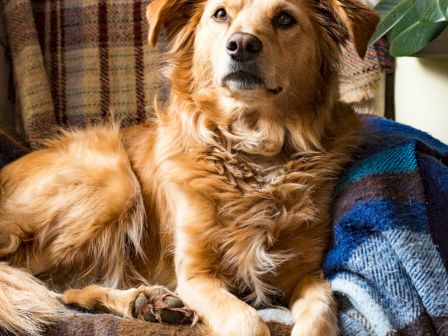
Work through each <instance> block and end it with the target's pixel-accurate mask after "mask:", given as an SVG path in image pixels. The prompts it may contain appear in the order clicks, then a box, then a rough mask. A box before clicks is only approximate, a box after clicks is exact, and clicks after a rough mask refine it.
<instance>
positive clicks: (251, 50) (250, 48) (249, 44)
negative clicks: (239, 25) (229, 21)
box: [227, 33, 263, 62]
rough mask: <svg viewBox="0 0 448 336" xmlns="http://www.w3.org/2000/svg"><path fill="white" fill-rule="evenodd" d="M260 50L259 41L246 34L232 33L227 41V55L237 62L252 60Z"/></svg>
mask: <svg viewBox="0 0 448 336" xmlns="http://www.w3.org/2000/svg"><path fill="white" fill-rule="evenodd" d="M262 49H263V43H262V42H261V41H260V39H259V38H258V37H256V36H255V35H252V34H248V33H234V34H232V36H230V38H229V40H228V41H227V53H228V54H229V55H230V57H232V59H233V60H234V61H237V62H248V61H252V60H254V59H255V58H256V57H257V56H258V55H259V54H260V52H261V50H262Z"/></svg>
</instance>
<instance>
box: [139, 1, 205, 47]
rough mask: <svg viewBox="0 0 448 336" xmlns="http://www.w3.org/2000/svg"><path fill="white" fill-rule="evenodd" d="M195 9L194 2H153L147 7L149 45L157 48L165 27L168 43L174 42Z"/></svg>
mask: <svg viewBox="0 0 448 336" xmlns="http://www.w3.org/2000/svg"><path fill="white" fill-rule="evenodd" d="M197 2H199V1H196V3H197ZM195 8H196V5H195V1H193V0H153V1H152V2H151V3H150V4H149V5H148V6H147V7H146V18H147V20H148V24H149V35H148V41H149V44H150V45H151V46H152V47H155V45H156V44H157V39H158V37H159V35H160V32H161V30H162V28H163V27H164V28H165V30H166V34H167V39H168V41H170V40H172V39H173V38H174V36H175V35H176V34H177V33H178V32H179V31H180V30H181V28H182V27H183V26H184V25H185V24H186V23H187V22H188V20H189V19H190V18H191V16H192V15H193V14H194V10H195Z"/></svg>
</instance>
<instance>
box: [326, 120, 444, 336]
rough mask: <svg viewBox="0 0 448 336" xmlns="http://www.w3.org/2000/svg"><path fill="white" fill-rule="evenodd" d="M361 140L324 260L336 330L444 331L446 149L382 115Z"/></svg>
mask: <svg viewBox="0 0 448 336" xmlns="http://www.w3.org/2000/svg"><path fill="white" fill-rule="evenodd" d="M364 138H365V139H366V140H365V143H364V145H363V146H362V147H361V149H360V151H359V153H358V154H357V156H356V160H355V163H354V164H353V165H352V167H350V168H349V170H348V171H347V173H346V175H345V177H344V178H343V179H342V180H341V182H340V184H339V187H338V188H337V191H336V203H335V206H334V240H333V246H332V247H331V249H330V250H329V252H328V254H327V257H326V260H325V264H324V273H325V275H326V277H327V278H329V279H330V281H331V286H332V288H333V290H334V291H335V293H336V296H337V298H338V302H339V306H340V307H339V309H340V315H339V316H340V318H339V324H340V328H341V335H350V336H353V335H356V336H362V335H375V336H377V335H378V336H386V335H409V336H411V335H412V336H418V335H428V336H429V335H448V273H447V269H448V263H447V260H448V257H447V256H448V146H446V145H444V144H442V143H440V142H439V141H437V140H435V139H433V138H431V137H430V136H429V135H427V134H425V133H423V132H420V131H417V130H415V129H413V128H410V127H407V126H403V125H400V124H397V123H393V122H391V121H387V120H383V119H379V118H371V119H368V120H366V127H365V137H364Z"/></svg>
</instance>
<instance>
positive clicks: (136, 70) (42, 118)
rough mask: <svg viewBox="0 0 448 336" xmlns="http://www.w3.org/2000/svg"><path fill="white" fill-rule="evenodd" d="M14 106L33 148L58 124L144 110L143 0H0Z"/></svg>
mask: <svg viewBox="0 0 448 336" xmlns="http://www.w3.org/2000/svg"><path fill="white" fill-rule="evenodd" d="M3 1H4V5H5V14H6V20H7V28H8V34H9V43H10V47H11V52H12V55H13V62H14V74H15V79H16V90H17V97H18V104H19V106H20V111H21V112H20V113H21V114H22V119H23V123H24V128H25V135H26V139H27V141H28V142H29V143H30V144H31V145H32V147H38V146H39V145H40V144H41V143H42V141H44V140H45V139H46V138H48V137H49V136H51V135H52V134H54V132H55V130H56V129H57V128H58V126H64V127H65V126H70V127H71V126H74V127H82V126H85V125H87V124H91V123H95V122H99V121H103V120H105V119H108V118H109V117H110V116H111V114H113V116H114V119H115V120H121V121H122V124H123V126H129V125H132V124H135V123H140V122H143V121H144V120H146V119H147V118H148V116H149V115H150V114H151V106H152V104H153V101H154V95H155V94H156V92H157V91H158V89H159V86H160V85H159V84H160V80H159V78H158V67H159V62H160V60H159V52H158V51H157V50H152V49H151V48H149V46H147V43H146V34H147V25H146V20H145V15H144V14H145V7H146V4H147V3H148V1H124V0H95V1H94V0H32V1H31V0H3Z"/></svg>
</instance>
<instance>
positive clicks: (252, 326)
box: [212, 308, 270, 336]
mask: <svg viewBox="0 0 448 336" xmlns="http://www.w3.org/2000/svg"><path fill="white" fill-rule="evenodd" d="M212 329H213V330H214V333H215V334H216V335H218V336H270V332H269V328H268V326H267V325H266V324H265V323H264V321H263V320H262V319H261V318H260V317H259V316H258V313H257V312H256V311H255V309H253V308H250V309H244V310H235V311H234V312H232V313H230V314H225V315H224V314H223V315H221V320H220V321H219V323H217V324H215V325H212Z"/></svg>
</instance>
